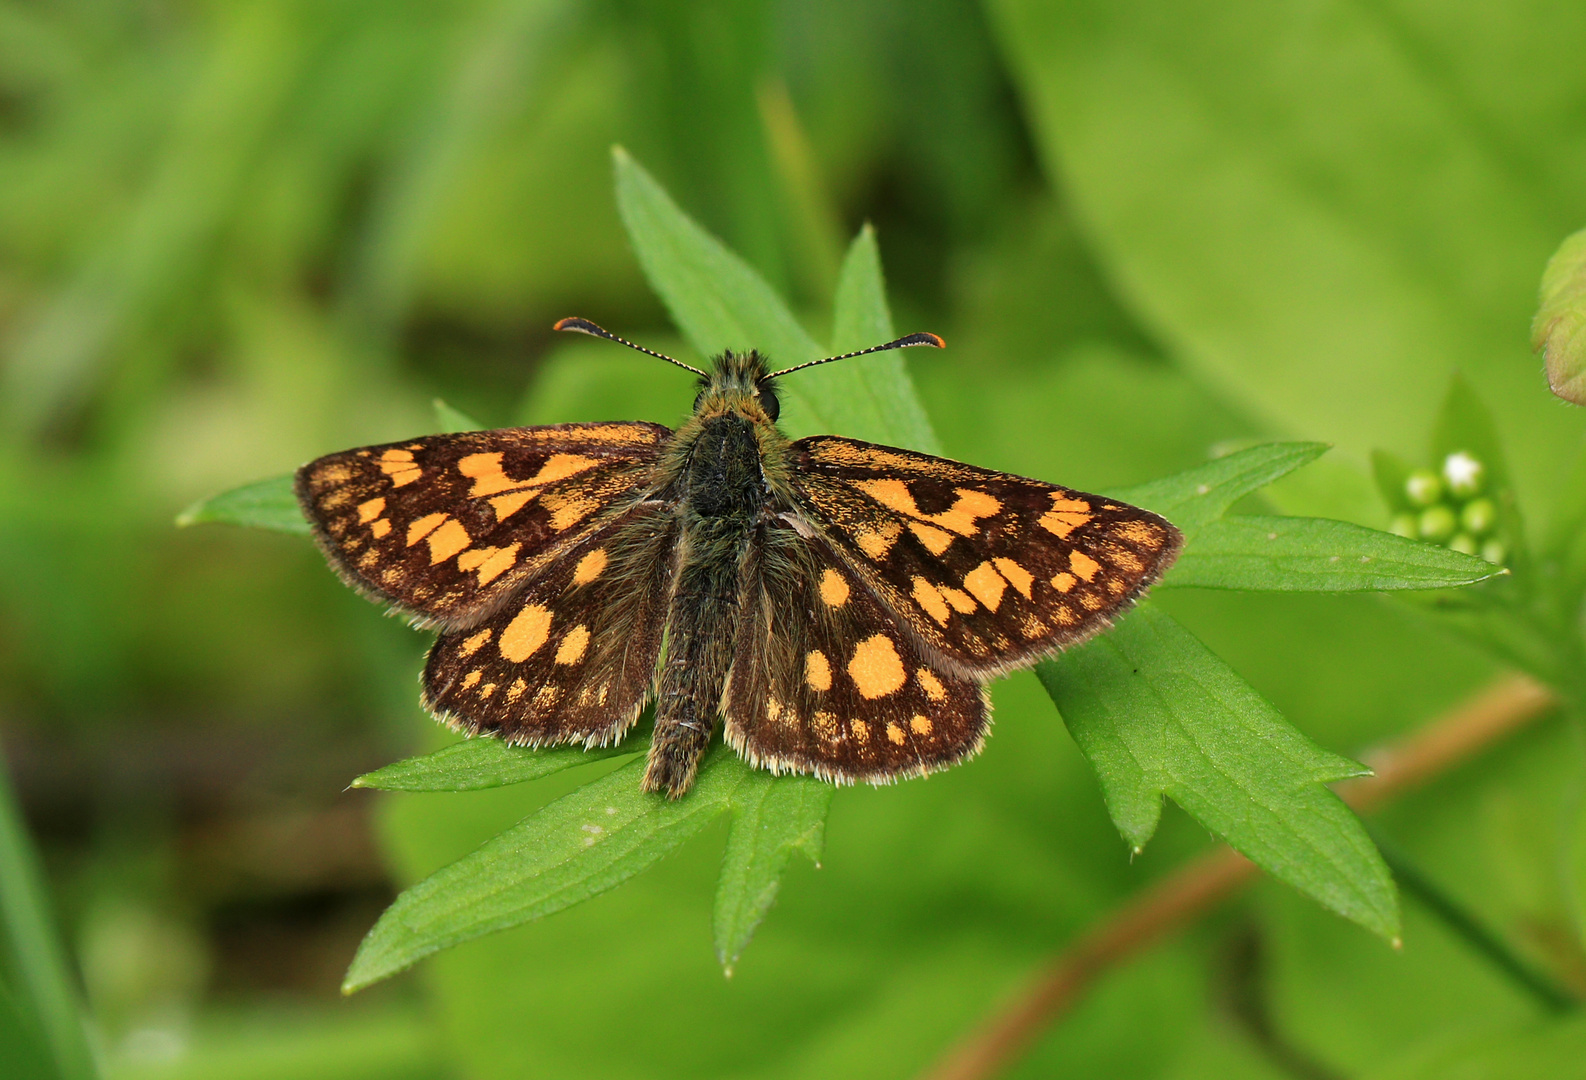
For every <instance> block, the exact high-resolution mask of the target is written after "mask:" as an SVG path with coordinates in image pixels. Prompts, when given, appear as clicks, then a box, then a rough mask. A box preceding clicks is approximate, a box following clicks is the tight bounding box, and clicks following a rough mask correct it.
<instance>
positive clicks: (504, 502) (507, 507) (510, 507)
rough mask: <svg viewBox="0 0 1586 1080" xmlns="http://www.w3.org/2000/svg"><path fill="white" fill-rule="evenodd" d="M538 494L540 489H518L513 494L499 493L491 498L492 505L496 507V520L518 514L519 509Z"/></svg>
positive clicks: (503, 519)
mask: <svg viewBox="0 0 1586 1080" xmlns="http://www.w3.org/2000/svg"><path fill="white" fill-rule="evenodd" d="M538 494H539V491H538V490H531V491H518V492H514V493H513V494H511V495H497V496H496V497H495V498H494V499H491V500H490V505H491V507H493V508H494V509H495V512H496V520H497V521H505V520H507V518H509V517H511V516H512V515H513V514H516V513H517V512H518V511H519V510H522V509H523V507H524V506H525V505H526V504H527V503H528V502H529V501H530V500H531V499H533V498H534V496H536V495H538Z"/></svg>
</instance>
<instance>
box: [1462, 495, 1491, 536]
mask: <svg viewBox="0 0 1586 1080" xmlns="http://www.w3.org/2000/svg"><path fill="white" fill-rule="evenodd" d="M1497 521H1498V508H1497V507H1496V506H1494V505H1493V504H1492V500H1491V499H1473V500H1471V501H1470V502H1468V503H1466V504H1465V509H1463V510H1461V511H1460V512H1459V523H1460V524H1461V525H1463V526H1464V527H1465V531H1466V532H1468V533H1470V534H1471V535H1472V536H1483V535H1485V534H1487V533H1490V532H1492V527H1493V525H1495V524H1496V523H1497Z"/></svg>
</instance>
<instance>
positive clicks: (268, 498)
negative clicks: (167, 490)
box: [176, 476, 309, 536]
mask: <svg viewBox="0 0 1586 1080" xmlns="http://www.w3.org/2000/svg"><path fill="white" fill-rule="evenodd" d="M209 521H214V522H221V523H223V524H226V525H249V526H252V527H253V528H255V529H273V530H275V531H276V532H285V533H295V534H296V535H299V536H307V535H308V533H309V528H308V520H307V519H306V518H304V517H303V511H302V509H301V508H299V507H298V505H297V496H296V495H294V494H293V493H292V478H291V477H290V476H273V477H271V478H270V479H268V480H260V481H258V482H257V483H253V484H245V485H244V486H242V487H239V488H232V489H231V490H230V491H224V492H221V493H220V494H219V495H211V496H210V497H209V498H207V499H200V500H199V501H198V502H195V503H194V504H193V505H192V506H189V507H188V508H187V509H186V510H183V511H182V512H181V513H180V514H178V515H177V517H176V524H177V525H178V526H179V527H183V528H185V527H186V526H188V525H199V524H202V523H204V522H209Z"/></svg>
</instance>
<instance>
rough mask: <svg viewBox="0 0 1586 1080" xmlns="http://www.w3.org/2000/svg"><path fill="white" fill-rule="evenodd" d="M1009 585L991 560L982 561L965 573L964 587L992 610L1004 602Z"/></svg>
mask: <svg viewBox="0 0 1586 1080" xmlns="http://www.w3.org/2000/svg"><path fill="white" fill-rule="evenodd" d="M1007 587H1008V583H1007V582H1006V581H1004V580H1003V579H1002V575H1001V574H999V573H997V570H996V567H994V566H992V565H991V564H990V563H989V562H983V563H981V564H980V565H979V566H977V567H975V568H974V569H973V570H971V571H970V572H969V573H967V574H965V575H964V588H966V589H968V590H969V591H970V593H971V594H972V595H973V596H974V597H975V599H976V600H979V601H980V602H981V603H982V604H985V605H986V607H987V608H988V609H989V610H991V611H996V610H997V607H998V606H999V605H1000V604H1001V603H1002V594H1003V592H1004V591H1005V590H1006V589H1007Z"/></svg>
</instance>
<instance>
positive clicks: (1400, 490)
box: [1371, 450, 1417, 514]
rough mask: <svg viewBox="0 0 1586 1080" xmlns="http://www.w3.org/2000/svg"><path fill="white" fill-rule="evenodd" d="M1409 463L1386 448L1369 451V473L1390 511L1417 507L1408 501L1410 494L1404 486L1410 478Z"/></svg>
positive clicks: (1411, 509)
mask: <svg viewBox="0 0 1586 1080" xmlns="http://www.w3.org/2000/svg"><path fill="white" fill-rule="evenodd" d="M1411 471H1412V470H1411V467H1410V463H1409V462H1408V461H1405V460H1404V459H1403V458H1401V457H1399V456H1398V455H1397V454H1393V453H1390V452H1389V451H1387V450H1373V451H1372V452H1371V475H1372V478H1373V479H1375V480H1376V482H1377V491H1378V492H1379V493H1380V494H1381V495H1382V501H1383V502H1385V503H1387V504H1388V511H1389V512H1390V513H1394V514H1399V513H1409V512H1412V511H1414V510H1416V509H1417V507H1416V506H1415V505H1414V504H1412V503H1411V502H1410V496H1409V493H1408V491H1407V490H1406V488H1405V483H1406V481H1408V480H1409V479H1410V473H1411Z"/></svg>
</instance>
